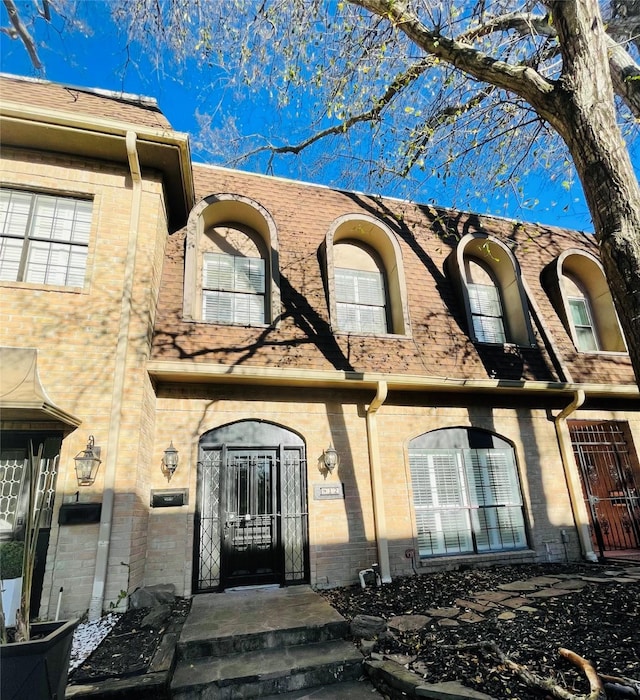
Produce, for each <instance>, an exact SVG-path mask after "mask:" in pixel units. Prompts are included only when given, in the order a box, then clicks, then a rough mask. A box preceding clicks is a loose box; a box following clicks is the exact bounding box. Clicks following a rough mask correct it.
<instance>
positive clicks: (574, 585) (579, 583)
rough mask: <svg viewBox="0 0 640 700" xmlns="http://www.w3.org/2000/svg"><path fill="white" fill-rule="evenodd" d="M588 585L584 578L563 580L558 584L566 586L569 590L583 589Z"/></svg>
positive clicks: (559, 586)
mask: <svg viewBox="0 0 640 700" xmlns="http://www.w3.org/2000/svg"><path fill="white" fill-rule="evenodd" d="M586 585H587V582H586V581H583V580H582V579H578V578H573V579H567V580H566V581H562V582H561V583H560V584H559V585H558V588H564V589H565V590H567V591H579V590H582V589H583V588H584V587H585V586H586Z"/></svg>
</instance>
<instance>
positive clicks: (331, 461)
mask: <svg viewBox="0 0 640 700" xmlns="http://www.w3.org/2000/svg"><path fill="white" fill-rule="evenodd" d="M322 461H323V462H324V466H325V467H326V468H327V470H328V471H329V472H332V471H333V470H334V469H335V468H336V467H337V466H338V462H339V461H340V459H339V457H338V453H337V452H336V450H335V448H334V447H333V446H332V445H329V447H328V448H327V449H326V450H325V451H324V452H323V453H322Z"/></svg>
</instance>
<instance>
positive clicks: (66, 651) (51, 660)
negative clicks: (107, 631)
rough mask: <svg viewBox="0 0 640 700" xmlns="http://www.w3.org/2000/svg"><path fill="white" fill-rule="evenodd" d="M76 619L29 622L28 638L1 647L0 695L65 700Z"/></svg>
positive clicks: (24, 699) (10, 699)
mask: <svg viewBox="0 0 640 700" xmlns="http://www.w3.org/2000/svg"><path fill="white" fill-rule="evenodd" d="M78 622H79V620H69V621H62V622H37V623H32V625H31V637H32V639H31V640H30V641H28V642H17V643H14V644H3V645H2V646H0V698H2V700H27V698H28V700H64V692H65V689H66V687H67V673H68V671H69V656H70V654H71V642H72V641H73V631H74V630H75V628H76V627H77V626H78Z"/></svg>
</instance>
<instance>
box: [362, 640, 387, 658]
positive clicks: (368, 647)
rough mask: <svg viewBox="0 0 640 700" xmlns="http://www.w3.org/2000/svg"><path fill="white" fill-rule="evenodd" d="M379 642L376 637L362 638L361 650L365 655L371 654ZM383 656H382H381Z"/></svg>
mask: <svg viewBox="0 0 640 700" xmlns="http://www.w3.org/2000/svg"><path fill="white" fill-rule="evenodd" d="M376 644H377V642H376V640H375V639H361V640H360V651H361V652H362V653H363V654H364V655H365V656H369V654H371V653H372V652H373V650H374V649H375V646H376ZM372 656H373V655H372ZM380 658H382V657H380Z"/></svg>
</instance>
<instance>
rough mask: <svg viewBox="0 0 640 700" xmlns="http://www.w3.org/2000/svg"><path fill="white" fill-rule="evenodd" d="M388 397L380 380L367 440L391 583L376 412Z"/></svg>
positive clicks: (384, 568) (385, 574)
mask: <svg viewBox="0 0 640 700" xmlns="http://www.w3.org/2000/svg"><path fill="white" fill-rule="evenodd" d="M386 398H387V383H386V382H383V381H381V382H378V390H377V392H376V395H375V398H374V399H373V401H372V402H371V403H370V404H369V407H368V408H367V417H366V420H367V442H368V445H369V469H370V470H371V494H372V496H373V519H374V525H375V531H376V543H377V546H378V564H379V565H380V579H381V580H382V583H391V567H390V566H389V540H388V538H387V517H386V514H385V509H384V488H383V485H382V460H381V459H380V444H379V442H378V425H377V419H376V414H377V413H378V409H379V408H380V406H382V404H383V403H384V402H385V400H386Z"/></svg>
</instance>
